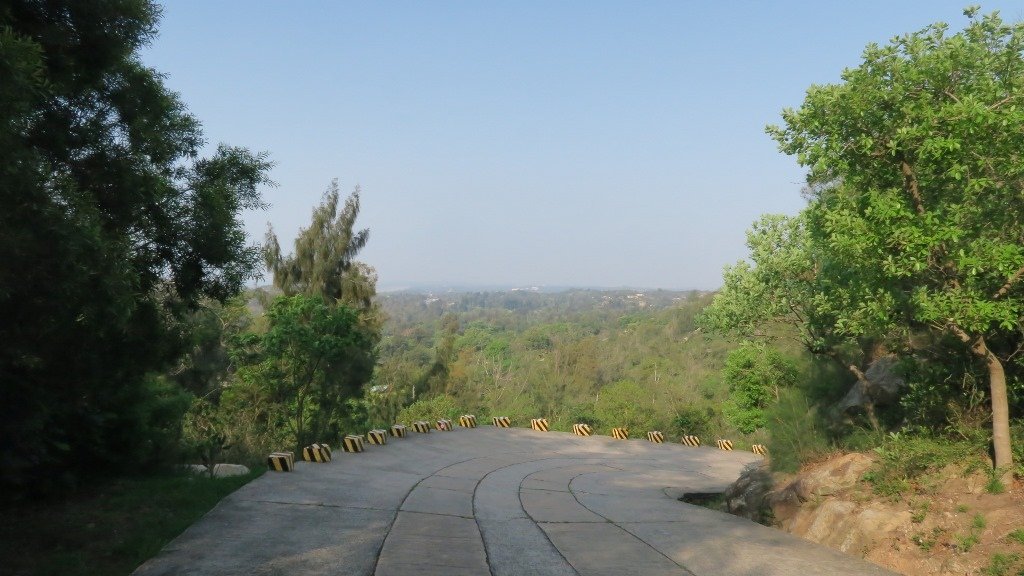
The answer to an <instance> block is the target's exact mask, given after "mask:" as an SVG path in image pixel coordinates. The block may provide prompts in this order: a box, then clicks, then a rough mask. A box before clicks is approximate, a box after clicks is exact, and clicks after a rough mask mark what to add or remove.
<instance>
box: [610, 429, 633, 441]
mask: <svg viewBox="0 0 1024 576" xmlns="http://www.w3.org/2000/svg"><path fill="white" fill-rule="evenodd" d="M612 438H615V439H616V440H629V428H612Z"/></svg>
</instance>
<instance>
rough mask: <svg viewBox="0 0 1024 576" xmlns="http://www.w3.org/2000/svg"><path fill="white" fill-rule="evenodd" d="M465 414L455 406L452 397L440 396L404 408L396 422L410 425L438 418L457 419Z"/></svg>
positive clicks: (418, 401)
mask: <svg viewBox="0 0 1024 576" xmlns="http://www.w3.org/2000/svg"><path fill="white" fill-rule="evenodd" d="M463 413H465V410H463V409H462V408H461V407H460V406H457V405H456V404H455V399H454V398H452V397H451V396H447V395H443V394H442V395H440V396H434V397H433V398H427V399H423V400H417V401H415V402H413V403H412V404H409V405H408V406H406V407H405V408H402V410H401V411H399V412H398V416H397V417H396V418H395V421H396V422H402V423H405V424H408V423H410V422H415V421H416V420H427V421H433V420H437V419H438V418H449V419H457V418H458V417H459V415H460V414H463Z"/></svg>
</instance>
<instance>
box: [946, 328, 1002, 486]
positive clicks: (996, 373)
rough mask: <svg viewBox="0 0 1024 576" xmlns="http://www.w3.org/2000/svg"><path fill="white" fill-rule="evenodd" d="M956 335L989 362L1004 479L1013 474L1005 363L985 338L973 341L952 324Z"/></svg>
mask: <svg viewBox="0 0 1024 576" xmlns="http://www.w3.org/2000/svg"><path fill="white" fill-rule="evenodd" d="M950 328H951V329H952V331H953V333H954V334H956V335H957V337H958V338H960V340H962V341H963V342H964V343H965V344H967V345H968V346H970V349H971V352H973V353H974V355H975V356H978V357H979V358H981V359H982V360H984V361H985V366H986V368H988V387H989V398H990V399H991V400H992V448H993V452H994V453H995V467H996V468H998V469H1000V470H1002V471H1003V475H1004V476H1008V475H1009V474H1011V472H1012V470H1011V469H1012V467H1013V451H1012V450H1011V448H1010V401H1009V398H1007V395H1006V372H1005V371H1004V370H1003V362H1002V361H1001V360H1000V359H999V357H998V356H996V355H995V354H993V353H992V351H991V350H989V348H988V345H987V344H985V337H984V336H978V337H977V338H973V339H972V338H971V337H970V335H968V334H967V333H966V332H964V331H963V329H961V328H960V327H959V326H956V325H951V326H950Z"/></svg>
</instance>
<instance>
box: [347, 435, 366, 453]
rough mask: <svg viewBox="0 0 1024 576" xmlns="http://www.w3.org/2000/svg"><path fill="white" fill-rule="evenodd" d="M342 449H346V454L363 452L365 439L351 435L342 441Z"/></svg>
mask: <svg viewBox="0 0 1024 576" xmlns="http://www.w3.org/2000/svg"><path fill="white" fill-rule="evenodd" d="M342 447H343V448H344V449H345V452H362V451H363V437H362V436H356V435H355V434H349V435H348V436H345V438H343V439H342Z"/></svg>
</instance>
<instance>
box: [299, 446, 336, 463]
mask: <svg viewBox="0 0 1024 576" xmlns="http://www.w3.org/2000/svg"><path fill="white" fill-rule="evenodd" d="M302 459H303V460H305V461H306V462H321V463H323V462H330V461H331V447H330V446H328V445H327V444H310V445H309V446H306V447H305V448H303V449H302Z"/></svg>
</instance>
